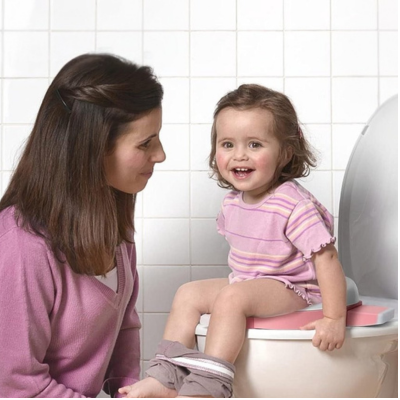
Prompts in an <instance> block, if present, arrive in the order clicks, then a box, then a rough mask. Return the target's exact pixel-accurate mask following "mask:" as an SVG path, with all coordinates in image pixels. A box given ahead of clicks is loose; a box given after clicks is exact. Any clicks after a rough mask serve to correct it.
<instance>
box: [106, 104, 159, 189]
mask: <svg viewBox="0 0 400 400" xmlns="http://www.w3.org/2000/svg"><path fill="white" fill-rule="evenodd" d="M161 124H162V109H161V108H155V109H154V110H151V112H150V113H149V114H147V115H145V116H144V117H142V118H139V119H138V120H136V121H133V122H130V123H128V124H127V125H126V126H125V127H124V130H123V132H122V134H121V135H120V136H119V137H118V138H117V140H116V143H115V147H114V150H113V151H112V153H110V154H107V155H106V156H105V171H106V179H107V183H108V184H109V185H110V186H112V187H113V188H115V189H118V190H120V191H122V192H125V193H131V194H133V193H138V192H140V191H142V190H143V189H144V188H145V187H146V185H147V182H148V180H149V179H150V177H151V175H152V174H153V169H154V165H155V164H156V163H161V162H163V161H164V160H165V153H164V150H163V147H162V144H161V142H160V137H159V135H160V130H161Z"/></svg>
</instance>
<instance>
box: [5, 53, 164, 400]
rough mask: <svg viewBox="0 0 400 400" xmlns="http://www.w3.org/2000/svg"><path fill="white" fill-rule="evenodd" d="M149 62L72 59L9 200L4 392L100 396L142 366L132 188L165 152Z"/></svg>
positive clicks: (51, 92)
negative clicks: (161, 139) (141, 63)
mask: <svg viewBox="0 0 400 400" xmlns="http://www.w3.org/2000/svg"><path fill="white" fill-rule="evenodd" d="M162 96H163V90H162V87H161V85H160V84H159V82H158V81H157V79H156V77H155V76H154V75H153V73H152V70H151V69H150V68H148V67H139V66H137V65H135V64H132V63H130V62H128V61H126V60H123V59H120V58H117V57H114V56H111V55H105V54H86V55H82V56H79V57H76V58H74V59H73V60H71V61H70V62H68V63H67V64H66V65H65V66H64V67H63V68H62V69H61V71H60V72H59V73H58V74H57V76H56V77H55V78H54V80H53V82H52V83H51V85H50V87H49V88H48V90H47V92H46V95H45V97H44V99H43V102H42V105H41V107H40V110H39V113H38V116H37V118H36V122H35V125H34V127H33V130H32V133H31V135H30V137H29V139H28V142H27V145H26V148H25V150H24V152H23V154H22V157H21V159H20V161H19V164H18V166H17V168H16V170H15V172H14V174H13V177H12V179H11V182H10V184H9V186H8V189H7V190H6V192H5V194H4V196H3V198H2V199H1V201H0V282H1V290H0V304H1V307H0V359H1V368H0V370H1V372H0V393H1V395H2V396H5V397H52V398H56V397H64V398H66V397H96V395H97V394H98V393H99V392H100V390H101V389H102V386H103V382H104V381H105V380H106V381H107V382H106V385H105V388H104V389H105V390H106V391H108V392H109V393H110V394H114V393H115V392H116V391H117V389H118V387H120V386H121V385H126V384H128V383H133V382H135V381H137V380H138V379H139V373H140V367H139V365H140V343H139V329H140V321H139V317H138V315H137V313H136V310H135V303H136V299H137V296H138V276H137V272H136V255H135V254H136V252H135V244H134V239H133V233H134V226H133V214H134V205H135V194H136V193H138V192H140V191H141V190H143V189H144V187H145V186H146V184H147V182H148V179H149V178H150V177H151V174H152V171H153V168H154V165H155V163H158V162H162V161H164V159H165V154H164V151H163V149H162V146H161V143H160V140H159V131H160V128H161V100H162Z"/></svg>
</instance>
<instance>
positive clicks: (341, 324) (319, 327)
mask: <svg viewBox="0 0 400 400" xmlns="http://www.w3.org/2000/svg"><path fill="white" fill-rule="evenodd" d="M300 329H302V330H312V329H315V335H314V337H313V340H312V343H313V345H314V347H318V348H319V349H320V350H322V351H326V350H329V351H332V350H335V349H340V348H341V347H342V345H343V342H344V337H345V334H346V317H340V318H338V319H332V318H328V317H324V318H322V319H318V320H317V321H314V322H310V323H309V324H307V325H304V326H302V327H301V328H300Z"/></svg>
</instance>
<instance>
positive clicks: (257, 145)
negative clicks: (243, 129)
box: [249, 142, 261, 149]
mask: <svg viewBox="0 0 400 400" xmlns="http://www.w3.org/2000/svg"><path fill="white" fill-rule="evenodd" d="M249 147H250V148H251V149H257V148H259V147H261V143H257V142H250V143H249Z"/></svg>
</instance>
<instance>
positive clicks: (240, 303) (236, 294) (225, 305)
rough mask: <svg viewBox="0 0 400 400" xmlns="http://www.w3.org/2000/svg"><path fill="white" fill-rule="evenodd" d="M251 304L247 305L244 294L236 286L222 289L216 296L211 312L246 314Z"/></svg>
mask: <svg viewBox="0 0 400 400" xmlns="http://www.w3.org/2000/svg"><path fill="white" fill-rule="evenodd" d="M249 306H251V304H248V301H247V297H246V294H245V293H244V292H243V290H242V288H240V287H239V286H238V285H236V284H232V285H228V286H226V287H224V288H223V289H222V290H221V292H220V293H219V294H218V296H217V298H216V299H215V302H214V305H213V312H222V313H230V312H232V311H233V312H239V313H244V314H247V313H248V309H249Z"/></svg>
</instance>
